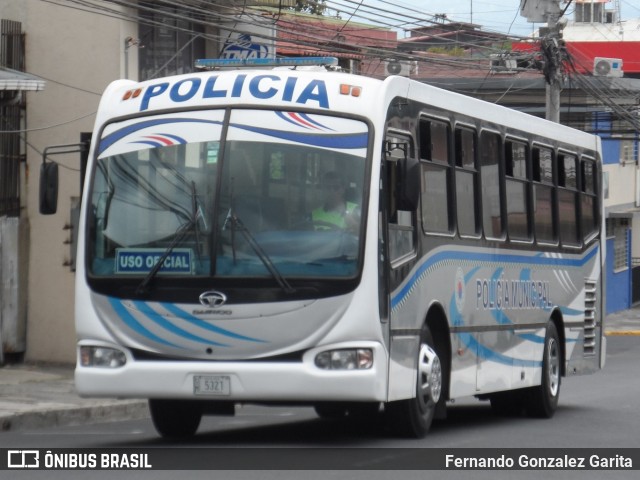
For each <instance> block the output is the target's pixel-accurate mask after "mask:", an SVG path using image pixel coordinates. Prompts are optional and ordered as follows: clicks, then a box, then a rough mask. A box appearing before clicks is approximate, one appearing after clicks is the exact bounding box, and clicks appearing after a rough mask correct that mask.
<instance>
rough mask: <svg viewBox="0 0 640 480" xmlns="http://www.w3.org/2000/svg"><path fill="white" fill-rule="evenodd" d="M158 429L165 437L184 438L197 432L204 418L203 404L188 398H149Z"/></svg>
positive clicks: (155, 425)
mask: <svg viewBox="0 0 640 480" xmlns="http://www.w3.org/2000/svg"><path fill="white" fill-rule="evenodd" d="M149 412H150V413H151V420H152V421H153V426H154V427H155V429H156V431H157V432H158V433H159V434H160V435H161V436H162V437H165V438H184V437H190V436H192V435H194V434H195V433H196V431H197V430H198V427H199V426H200V420H202V404H201V403H199V402H194V401H188V400H165V399H153V398H152V399H149Z"/></svg>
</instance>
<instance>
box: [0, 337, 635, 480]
mask: <svg viewBox="0 0 640 480" xmlns="http://www.w3.org/2000/svg"><path fill="white" fill-rule="evenodd" d="M608 344H609V345H608V347H609V348H608V355H607V365H606V367H605V369H604V370H603V371H601V372H598V373H597V374H595V375H590V376H584V377H572V378H565V379H563V384H562V392H561V398H560V405H559V408H558V411H557V413H556V415H555V416H554V417H553V418H552V419H550V420H540V419H532V418H527V417H522V416H518V417H501V416H497V415H495V414H494V413H493V412H492V411H491V409H490V407H489V404H488V402H480V401H478V400H475V399H473V398H469V399H465V400H464V401H459V402H456V403H455V404H454V405H452V406H450V408H449V411H448V418H447V420H445V421H438V422H436V423H435V424H434V426H433V427H432V431H431V432H430V434H429V435H428V436H427V437H426V438H424V439H421V440H409V439H402V438H395V437H393V436H390V435H389V433H388V432H387V430H386V429H385V428H384V427H383V422H382V421H377V420H372V421H369V422H366V423H349V422H344V421H326V420H320V419H319V418H318V417H317V416H316V415H315V413H314V411H313V410H312V409H310V408H300V407H278V408H274V407H262V406H245V407H243V408H241V409H239V410H238V412H237V415H236V416H235V417H205V419H204V420H203V423H202V425H201V427H200V430H199V432H198V435H197V436H195V437H194V438H193V439H190V440H189V441H182V442H171V441H167V440H163V439H160V438H159V437H158V436H157V435H156V433H155V431H154V429H153V426H152V425H151V422H150V420H141V421H129V422H113V423H103V424H96V425H85V426H78V427H60V428H50V429H42V430H32V431H17V432H6V433H3V434H0V448H11V449H15V448H43V449H46V448H70V449H74V448H75V449H77V448H80V447H82V448H95V449H103V450H108V449H113V448H129V449H133V450H132V451H136V449H140V450H141V449H144V448H149V447H152V448H158V447H172V448H173V447H179V448H191V449H194V448H198V449H205V450H201V451H200V452H202V451H204V452H207V451H208V452H211V453H214V452H223V453H224V452H225V451H224V450H221V449H224V448H234V449H240V450H232V451H229V453H230V454H231V455H230V457H227V458H226V460H229V459H230V458H231V459H234V458H235V460H233V461H235V464H234V463H233V461H231V465H232V466H233V468H234V470H225V471H224V473H223V472H221V471H218V472H217V474H216V475H213V476H212V475H211V472H208V476H207V473H206V472H193V471H192V472H189V473H188V475H187V478H189V479H191V478H216V479H217V478H224V479H236V478H237V479H243V480H244V479H247V480H249V479H253V478H256V479H258V478H260V479H270V478H274V479H275V478H278V479H281V478H304V479H316V478H331V479H333V478H341V479H343V478H344V479H348V480H350V479H352V478H365V477H366V478H367V479H378V478H403V479H404V478H429V479H433V478H473V479H474V480H475V479H482V478H515V479H528V478H541V477H542V476H545V477H549V478H581V479H584V478H604V477H606V478H638V477H639V476H640V473H638V470H635V471H625V470H618V471H607V472H597V471H582V472H578V471H571V470H563V471H544V472H543V471H537V472H535V471H534V472H532V471H523V470H517V471H510V472H499V474H496V473H495V472H486V471H485V472H477V471H476V472H470V471H456V472H451V471H433V470H431V471H402V472H392V471H389V470H376V468H377V467H376V464H375V462H373V463H371V456H369V457H368V460H367V461H365V462H364V463H362V464H361V465H362V466H363V470H357V469H356V470H350V471H349V472H342V474H341V471H340V470H335V468H341V467H339V466H340V465H343V463H341V462H343V461H344V460H345V459H347V460H348V459H349V458H350V457H349V450H348V449H373V450H371V451H373V452H376V455H378V454H380V455H391V456H394V455H396V456H397V455H398V454H400V455H402V454H406V452H411V450H400V449H416V448H418V449H444V450H445V451H451V452H452V453H454V454H455V453H456V452H457V451H461V450H459V449H464V448H486V449H489V450H488V451H489V452H498V453H499V449H503V448H516V449H519V448H524V449H531V448H552V449H558V450H557V452H559V453H560V452H562V449H567V448H579V449H581V450H580V451H581V452H584V455H585V456H588V455H590V453H592V452H595V451H597V449H601V448H609V449H613V450H610V452H614V453H615V452H617V451H618V449H619V451H620V452H623V449H625V448H637V447H640V434H639V433H638V432H640V415H638V412H637V409H638V406H639V405H640V401H639V400H638V399H639V398H640V380H639V379H638V378H639V374H640V337H634V336H629V337H609V339H608ZM299 447H309V448H317V447H320V448H322V449H329V448H334V449H336V450H326V451H325V452H323V453H324V454H326V453H327V452H331V454H332V455H334V454H335V455H337V456H336V457H335V458H336V459H339V460H340V461H336V462H335V463H334V464H332V461H331V457H327V458H329V461H328V463H327V465H326V468H323V469H321V470H317V469H316V470H307V471H297V472H296V471H290V470H288V471H279V470H263V471H255V470H246V468H252V463H251V462H252V455H255V454H256V452H258V453H259V454H264V448H270V449H273V448H276V450H273V455H274V456H276V455H278V454H282V453H283V452H284V453H286V455H289V458H292V459H293V460H295V457H291V455H296V452H295V451H294V452H290V451H288V450H282V449H283V448H299ZM252 449H257V450H252ZM260 452H262V453H260ZM355 452H356V450H352V456H353V457H354V458H355ZM398 452H400V453H398ZM256 458H257V457H256ZM354 461H355V460H354ZM292 464H293V465H295V464H296V462H295V461H293V462H292ZM225 465H229V464H225ZM638 467H640V465H637V466H636V468H638ZM283 468H285V467H283ZM350 468H357V465H356V466H355V467H354V466H353V465H352V466H351V467H350ZM364 469H367V470H369V469H371V471H368V475H365V473H366V472H365V471H364ZM7 473H11V474H12V475H11V476H6V475H5V474H7ZM18 473H20V474H21V473H22V472H13V471H12V472H7V471H4V472H3V471H0V479H4V478H39V475H40V474H43V475H42V478H47V479H55V478H61V479H62V478H65V479H66V478H176V475H175V472H173V475H171V474H170V472H167V471H156V472H86V471H85V472H71V474H70V473H69V472H60V471H58V472H51V471H50V472H42V471H40V472H33V471H32V472H25V474H26V473H29V474H30V475H31V476H24V477H22V476H18V475H14V474H18ZM44 474H46V475H44ZM58 474H60V476H58ZM70 475H79V476H77V477H76V476H73V477H72V476H70ZM120 475H122V476H120ZM147 475H148V476H147ZM183 475H184V474H182V475H181V476H183ZM200 475H203V476H202V477H201V476H200Z"/></svg>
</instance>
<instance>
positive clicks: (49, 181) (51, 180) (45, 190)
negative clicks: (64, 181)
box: [40, 162, 58, 215]
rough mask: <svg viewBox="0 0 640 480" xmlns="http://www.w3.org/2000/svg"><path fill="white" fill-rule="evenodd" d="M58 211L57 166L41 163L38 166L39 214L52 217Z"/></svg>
mask: <svg viewBox="0 0 640 480" xmlns="http://www.w3.org/2000/svg"><path fill="white" fill-rule="evenodd" d="M57 210H58V164H57V163H55V162H47V163H43V164H42V165H41V166H40V213H41V214H42V215H53V214H54V213H56V211H57Z"/></svg>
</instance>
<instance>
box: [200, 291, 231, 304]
mask: <svg viewBox="0 0 640 480" xmlns="http://www.w3.org/2000/svg"><path fill="white" fill-rule="evenodd" d="M226 302H227V296H226V295H225V294H224V293H222V292H216V291H214V290H211V291H208V292H204V293H202V294H201V295H200V304H201V305H204V306H205V307H221V306H222V305H224V304H225V303H226Z"/></svg>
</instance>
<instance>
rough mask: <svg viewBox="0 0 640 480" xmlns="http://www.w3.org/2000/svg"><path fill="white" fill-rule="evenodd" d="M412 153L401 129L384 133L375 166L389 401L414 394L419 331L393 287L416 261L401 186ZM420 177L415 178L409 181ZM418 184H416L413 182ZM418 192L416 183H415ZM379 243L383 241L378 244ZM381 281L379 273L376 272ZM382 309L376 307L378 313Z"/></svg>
mask: <svg viewBox="0 0 640 480" xmlns="http://www.w3.org/2000/svg"><path fill="white" fill-rule="evenodd" d="M414 151H415V148H414V143H413V138H412V137H411V136H410V135H409V134H405V133H396V132H393V133H387V137H386V140H385V143H384V152H383V160H382V164H381V169H382V171H381V192H380V215H379V218H380V221H381V226H380V236H381V239H382V241H381V252H380V253H381V258H382V257H384V259H383V260H381V264H380V268H382V269H383V272H384V275H383V277H384V278H383V281H384V282H385V288H381V292H380V293H381V294H383V292H384V295H385V298H384V299H381V301H385V302H387V308H386V311H387V312H388V317H389V332H390V338H389V351H390V365H389V394H388V398H389V401H393V400H400V399H406V398H411V397H412V396H414V395H415V368H414V367H415V366H414V365H413V363H414V359H415V358H417V348H418V338H419V329H420V327H421V325H417V324H416V318H417V312H416V311H415V308H413V307H412V306H411V302H407V303H405V302H402V299H401V298H400V295H401V294H400V292H401V289H400V288H399V287H400V286H401V285H403V283H404V282H405V280H406V279H407V277H408V276H409V274H410V272H411V270H412V268H413V267H414V265H415V263H416V259H417V235H416V206H417V203H418V200H417V199H416V200H415V203H414V204H413V205H411V203H412V202H411V201H408V200H409V199H408V198H406V197H408V196H410V194H409V193H408V192H407V189H410V188H411V187H410V186H408V185H406V180H407V177H408V175H407V168H408V165H409V164H410V162H411V159H412V158H413V157H412V156H413V152H414ZM415 178H417V179H418V182H419V181H420V180H419V179H420V176H419V175H417V176H415V175H414V179H415ZM418 185H419V184H418ZM418 196H419V187H418ZM383 242H384V244H383ZM381 279H382V276H381ZM383 310H384V309H381V314H382V313H383Z"/></svg>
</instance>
